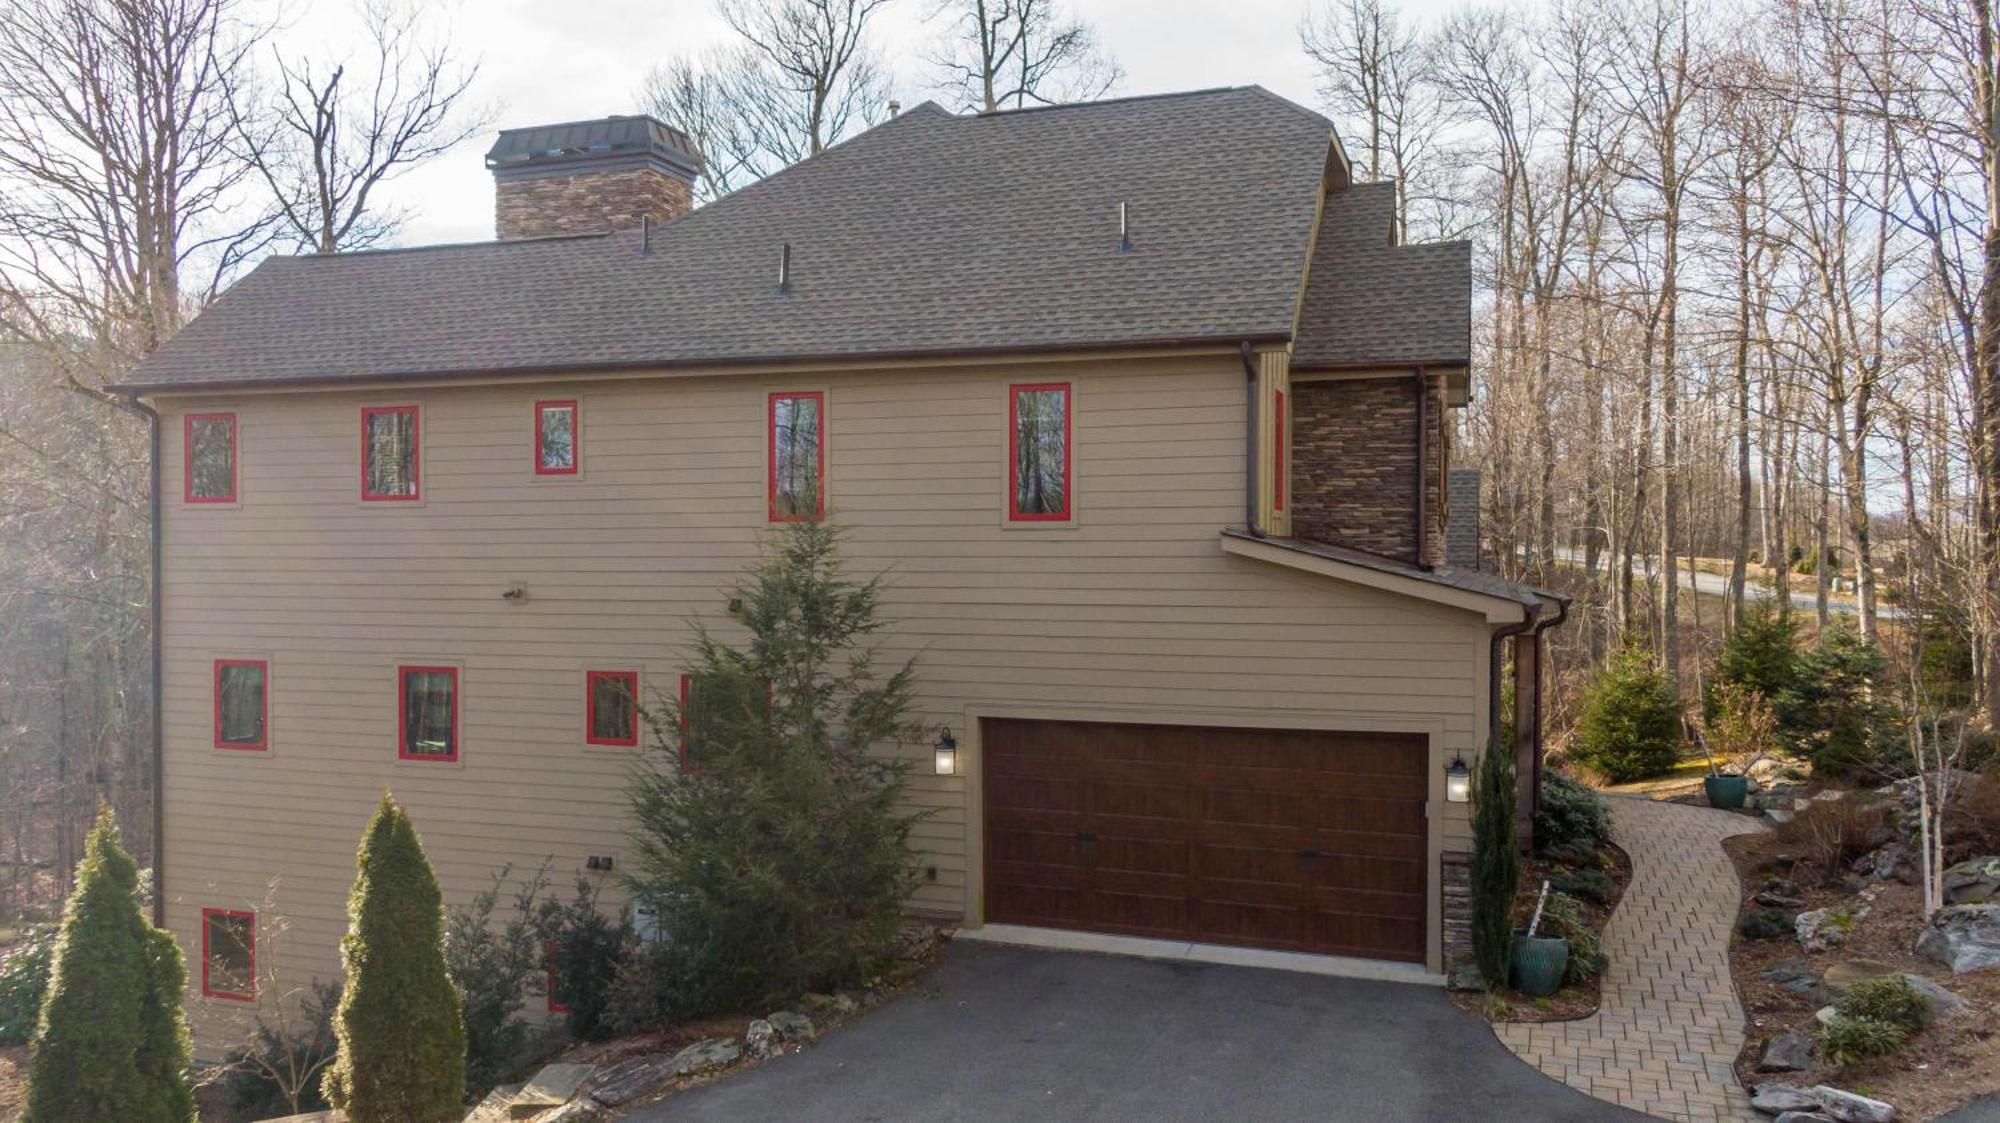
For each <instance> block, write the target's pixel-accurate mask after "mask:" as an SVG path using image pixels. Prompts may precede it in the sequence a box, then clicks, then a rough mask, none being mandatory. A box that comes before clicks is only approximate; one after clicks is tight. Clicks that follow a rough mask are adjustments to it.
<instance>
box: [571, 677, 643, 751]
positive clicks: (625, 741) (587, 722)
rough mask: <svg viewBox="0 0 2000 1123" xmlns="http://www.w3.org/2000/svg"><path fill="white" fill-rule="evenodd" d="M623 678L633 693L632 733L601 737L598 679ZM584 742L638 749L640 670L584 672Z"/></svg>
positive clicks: (627, 687)
mask: <svg viewBox="0 0 2000 1123" xmlns="http://www.w3.org/2000/svg"><path fill="white" fill-rule="evenodd" d="M599 679H623V680H624V681H625V683H626V689H627V690H629V691H630V692H631V694H632V735H631V736H630V737H627V738H612V737H599V736H598V735H597V680H599ZM583 743H584V744H586V745H598V746H602V747H605V748H613V749H636V748H638V747H639V672H638V671H636V670H623V671H617V670H613V671H603V670H587V671H585V672H583Z"/></svg>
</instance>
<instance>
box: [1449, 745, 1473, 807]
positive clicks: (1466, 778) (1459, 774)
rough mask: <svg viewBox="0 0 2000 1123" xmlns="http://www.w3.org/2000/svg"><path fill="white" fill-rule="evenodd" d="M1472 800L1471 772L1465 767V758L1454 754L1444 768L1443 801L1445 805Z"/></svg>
mask: <svg viewBox="0 0 2000 1123" xmlns="http://www.w3.org/2000/svg"><path fill="white" fill-rule="evenodd" d="M1471 798H1472V770H1471V769H1469V768H1467V767H1466V766H1465V756H1464V755H1463V754H1458V753H1455V754H1453V755H1452V758H1451V763H1450V764H1447V765H1445V767H1444V800H1445V802H1446V803H1464V802H1466V801H1467V800H1470V799H1471Z"/></svg>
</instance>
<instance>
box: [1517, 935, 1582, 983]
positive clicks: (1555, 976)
mask: <svg viewBox="0 0 2000 1123" xmlns="http://www.w3.org/2000/svg"><path fill="white" fill-rule="evenodd" d="M1568 967H1569V941H1568V940H1565V939H1563V938H1561V937H1560V936H1519V935H1517V936H1515V937H1514V942H1513V944H1512V945H1511V946H1510V947H1509V948H1508V951H1507V968H1508V970H1507V973H1508V976H1509V981H1510V982H1511V983H1513V985H1514V989H1515V990H1518V991H1520V992H1521V993H1522V994H1525V995H1528V996H1529V997H1531V998H1543V997H1546V996H1548V995H1551V994H1554V993H1555V992H1556V991H1557V989H1559V988H1560V987H1561V986H1562V981H1563V971H1564V970H1566V969H1567V968H1568Z"/></svg>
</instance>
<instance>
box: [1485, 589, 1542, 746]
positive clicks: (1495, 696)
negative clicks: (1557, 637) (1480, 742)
mask: <svg viewBox="0 0 2000 1123" xmlns="http://www.w3.org/2000/svg"><path fill="white" fill-rule="evenodd" d="M1522 612H1523V615H1522V617H1521V622H1520V623H1518V624H1508V625H1507V626H1506V627H1503V628H1495V629H1493V651H1492V655H1491V657H1490V658H1489V659H1488V660H1487V664H1486V669H1487V673H1488V680H1487V694H1486V720H1487V723H1488V725H1489V726H1491V731H1490V733H1489V735H1488V737H1487V742H1486V747H1487V749H1488V750H1489V751H1490V750H1492V749H1494V748H1495V747H1496V746H1498V745H1500V744H1501V743H1503V742H1505V743H1506V744H1508V745H1509V746H1511V745H1512V744H1513V741H1512V739H1511V738H1508V737H1506V736H1504V734H1505V732H1506V731H1505V730H1504V729H1503V728H1502V727H1501V725H1500V668H1501V662H1502V660H1501V655H1500V649H1501V646H1502V645H1503V644H1505V643H1506V642H1507V641H1508V640H1510V639H1513V638H1514V637H1515V636H1518V635H1520V634H1521V633H1522V632H1525V631H1527V630H1528V629H1529V628H1532V627H1534V626H1535V621H1536V620H1538V619H1540V618H1541V615H1542V602H1541V601H1536V602H1535V603H1533V604H1530V605H1523V606H1522ZM1514 704H1515V705H1516V706H1519V705H1520V704H1521V700H1520V699H1519V698H1516V699H1514Z"/></svg>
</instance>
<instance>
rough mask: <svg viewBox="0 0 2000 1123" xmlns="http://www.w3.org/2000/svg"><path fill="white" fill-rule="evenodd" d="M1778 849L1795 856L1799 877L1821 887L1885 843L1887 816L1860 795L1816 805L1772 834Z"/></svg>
mask: <svg viewBox="0 0 2000 1123" xmlns="http://www.w3.org/2000/svg"><path fill="white" fill-rule="evenodd" d="M1773 833H1774V834H1775V836H1776V839H1777V843H1778V845H1779V846H1780V847H1781V848H1783V849H1786V850H1789V851H1790V852H1792V853H1794V854H1796V855H1798V859H1799V866H1800V868H1799V870H1798V871H1797V872H1798V873H1800V874H1809V875H1810V876H1812V877H1814V878H1817V879H1818V880H1819V881H1820V882H1821V883H1830V882H1833V881H1837V880H1839V879H1840V878H1841V877H1842V876H1843V875H1844V874H1846V873H1847V867H1848V866H1849V864H1851V863H1852V862H1853V861H1854V860H1855V859H1856V858H1859V857H1861V856H1862V855H1863V854H1866V853H1868V852H1869V851H1871V850H1874V849H1875V848H1876V847H1878V846H1881V845H1882V844H1883V843H1885V842H1888V841H1889V839H1890V837H1891V834H1890V830H1889V818H1888V813H1887V812H1886V811H1885V810H1884V809H1882V808H1881V807H1878V806H1874V805H1872V804H1870V803H1868V802H1865V801H1864V800H1863V798H1862V797H1861V796H1860V795H1850V796H1848V797H1846V798H1844V799H1832V800H1825V801H1816V802H1814V803H1813V804H1812V805H1811V806H1810V807H1807V808H1806V809H1805V810H1804V811H1801V812H1799V813H1798V814H1797V815H1796V816H1794V817H1793V818H1792V821H1791V822H1789V823H1786V824H1784V825H1783V826H1780V827H1779V828H1778V829H1777V830H1776V831H1775V832H1773Z"/></svg>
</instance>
